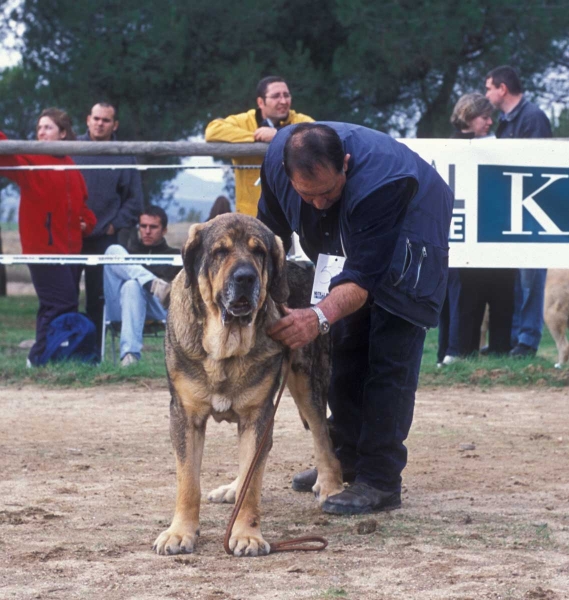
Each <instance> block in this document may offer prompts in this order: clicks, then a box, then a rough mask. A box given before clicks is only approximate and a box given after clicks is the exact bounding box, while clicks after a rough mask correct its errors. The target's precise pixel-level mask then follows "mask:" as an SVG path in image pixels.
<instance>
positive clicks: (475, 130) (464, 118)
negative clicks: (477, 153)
mask: <svg viewBox="0 0 569 600" xmlns="http://www.w3.org/2000/svg"><path fill="white" fill-rule="evenodd" d="M493 112H494V107H493V106H492V105H491V104H490V101H489V100H488V99H487V98H486V96H483V95H482V94H479V93H478V92H474V93H473V94H464V96H461V97H460V98H459V99H458V102H457V103H456V104H455V106H454V110H453V111H452V115H451V117H450V122H451V125H452V126H453V127H454V134H453V135H452V136H451V137H453V138H461V139H473V138H480V137H486V136H487V135H488V132H489V131H490V127H492V113H493Z"/></svg>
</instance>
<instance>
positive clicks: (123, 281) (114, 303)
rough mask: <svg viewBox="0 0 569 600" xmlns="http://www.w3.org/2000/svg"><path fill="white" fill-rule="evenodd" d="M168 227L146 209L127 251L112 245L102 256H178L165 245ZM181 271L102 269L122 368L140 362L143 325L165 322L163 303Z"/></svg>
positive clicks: (160, 213)
mask: <svg viewBox="0 0 569 600" xmlns="http://www.w3.org/2000/svg"><path fill="white" fill-rule="evenodd" d="M167 226H168V217H167V215H166V213H165V212H164V210H163V209H162V208H160V207H159V206H149V207H148V208H146V209H145V210H144V212H143V213H142V214H141V215H140V217H139V221H138V230H139V235H137V236H136V237H131V239H130V240H129V241H128V244H127V250H128V251H127V250H125V249H124V248H123V247H122V246H119V245H118V244H113V245H112V246H109V248H108V249H107V251H106V252H105V254H129V253H130V254H180V251H179V250H178V249H176V248H171V247H170V246H168V244H167V243H166V238H165V237H164V234H165V233H166V231H167ZM180 269H181V267H177V266H173V265H149V266H146V267H144V266H142V265H128V264H124V265H105V304H106V309H107V320H110V321H120V322H121V323H122V325H121V343H120V357H121V366H123V367H127V366H129V365H132V364H135V363H137V362H138V361H139V360H140V351H141V349H142V332H143V329H144V323H145V321H146V320H147V319H153V320H157V321H161V320H163V319H165V318H166V309H165V308H164V303H165V301H166V300H167V299H168V296H169V293H170V283H171V282H172V280H173V279H174V277H176V275H177V274H178V271H180Z"/></svg>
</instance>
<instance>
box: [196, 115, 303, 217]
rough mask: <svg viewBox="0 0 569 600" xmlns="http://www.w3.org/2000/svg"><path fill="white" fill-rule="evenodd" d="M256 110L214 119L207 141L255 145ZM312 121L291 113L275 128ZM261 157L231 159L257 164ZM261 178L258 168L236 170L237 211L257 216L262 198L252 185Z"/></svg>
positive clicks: (206, 132)
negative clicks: (258, 205)
mask: <svg viewBox="0 0 569 600" xmlns="http://www.w3.org/2000/svg"><path fill="white" fill-rule="evenodd" d="M256 113H257V111H256V109H254V108H252V109H251V110H249V111H247V112H246V113H241V114H238V115H230V116H229V117H227V118H225V119H215V121H212V122H211V123H210V124H209V125H208V126H207V127H206V130H205V141H206V142H232V143H234V144H236V143H241V142H254V141H255V138H254V137H253V133H254V132H255V131H256V130H257V129H258V127H259V125H258V123H257V114H256ZM311 121H314V119H313V118H312V117H309V116H307V115H303V114H300V113H297V112H295V111H294V110H291V111H290V112H289V114H288V119H286V121H280V122H279V124H278V125H277V129H280V128H281V127H284V126H285V125H293V124H295V123H305V122H311ZM262 162H263V157H262V156H258V157H257V156H250V157H244V158H234V159H233V164H234V165H260V164H261V163H262ZM260 175H261V171H260V169H235V197H236V201H235V204H236V208H237V212H239V213H244V214H246V215H252V216H253V217H256V216H257V204H258V202H259V198H260V197H261V186H260V185H258V186H255V182H256V181H257V180H258V179H259V177H260Z"/></svg>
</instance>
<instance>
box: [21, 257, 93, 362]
mask: <svg viewBox="0 0 569 600" xmlns="http://www.w3.org/2000/svg"><path fill="white" fill-rule="evenodd" d="M28 267H29V269H30V273H31V276H32V283H33V284H34V288H35V290H36V294H37V296H38V300H39V308H38V313H37V317H36V342H35V344H34V345H33V346H32V348H31V350H30V353H29V355H28V358H29V359H30V362H31V363H32V365H37V364H38V361H39V359H40V357H41V355H42V354H43V353H44V351H45V346H46V337H47V330H48V327H49V324H50V323H51V322H52V321H53V320H54V319H55V318H56V317H59V315H63V314H64V313H68V312H76V311H77V308H78V304H79V279H80V277H81V268H80V266H79V265H28Z"/></svg>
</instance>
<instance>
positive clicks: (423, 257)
mask: <svg viewBox="0 0 569 600" xmlns="http://www.w3.org/2000/svg"><path fill="white" fill-rule="evenodd" d="M425 258H427V249H426V248H425V246H423V250H422V251H421V257H420V258H419V267H418V268H417V280H416V281H415V285H414V286H413V289H415V288H416V287H417V284H418V283H419V277H421V267H422V266H423V260H425Z"/></svg>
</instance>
